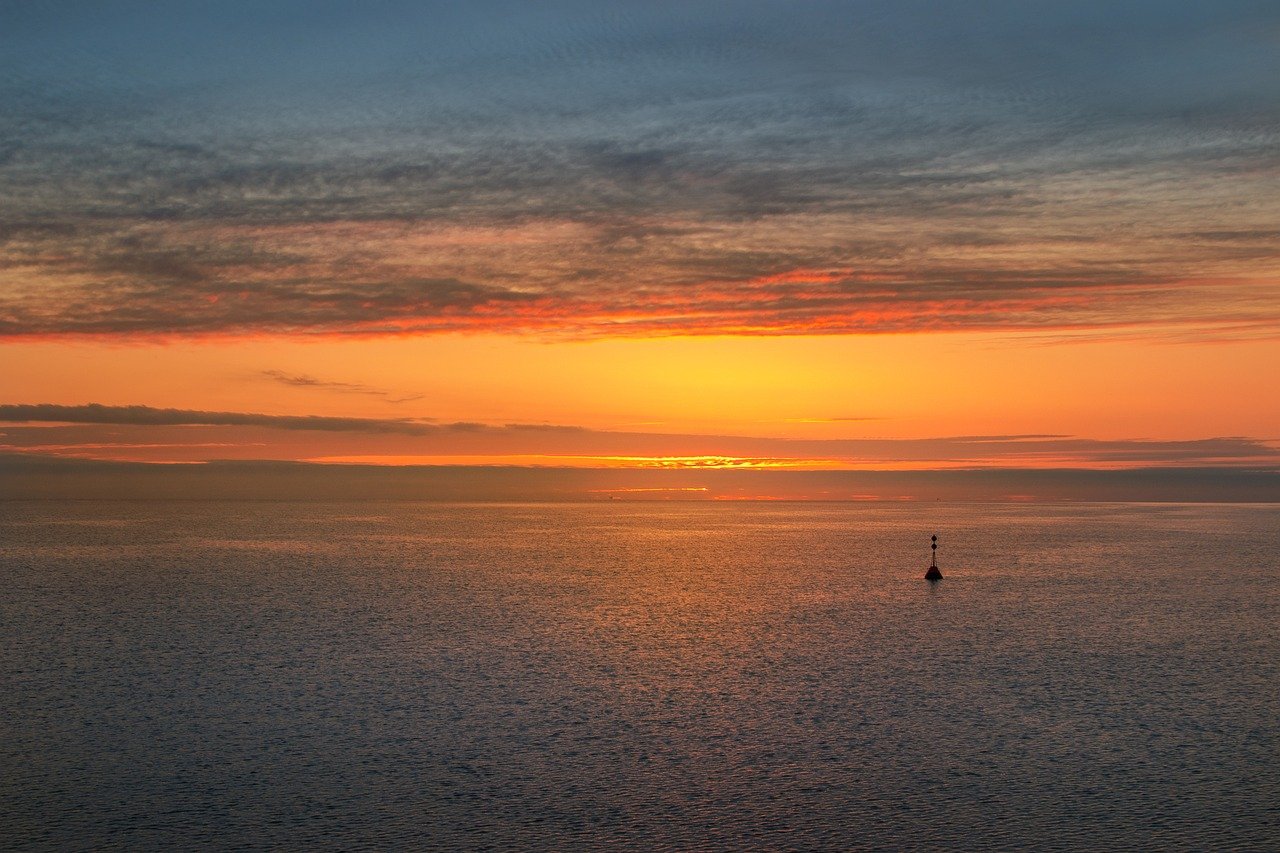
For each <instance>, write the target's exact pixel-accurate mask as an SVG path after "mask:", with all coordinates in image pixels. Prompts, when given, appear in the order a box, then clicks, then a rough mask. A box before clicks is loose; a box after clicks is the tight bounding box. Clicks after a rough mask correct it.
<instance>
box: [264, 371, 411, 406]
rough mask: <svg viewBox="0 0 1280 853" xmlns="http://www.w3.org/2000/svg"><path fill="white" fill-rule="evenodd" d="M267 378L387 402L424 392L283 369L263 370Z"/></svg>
mask: <svg viewBox="0 0 1280 853" xmlns="http://www.w3.org/2000/svg"><path fill="white" fill-rule="evenodd" d="M261 375H262V376H264V377H265V378H267V379H270V380H271V381H273V382H278V383H280V384H281V385H287V386H289V387H291V388H310V389H315V390H317V391H333V392H337V393H340V394H363V395H366V396H370V397H381V398H383V399H384V400H386V401H387V402H388V403H411V402H413V401H415V400H421V399H423V397H424V396H425V395H424V394H411V395H409V396H397V395H395V394H393V393H392V392H390V391H388V390H386V389H385V388H377V387H374V386H373V385H366V384H364V383H362V382H336V381H334V380H331V379H319V378H317V377H315V376H308V375H307V374H305V373H286V372H285V371H283V370H264V371H262V373H261Z"/></svg>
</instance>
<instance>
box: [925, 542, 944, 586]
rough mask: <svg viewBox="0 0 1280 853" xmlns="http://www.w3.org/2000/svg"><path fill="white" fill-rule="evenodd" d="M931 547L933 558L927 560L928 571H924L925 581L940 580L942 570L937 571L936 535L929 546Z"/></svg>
mask: <svg viewBox="0 0 1280 853" xmlns="http://www.w3.org/2000/svg"><path fill="white" fill-rule="evenodd" d="M929 547H930V548H932V549H933V559H932V560H930V561H929V571H927V572H925V573H924V579H925V580H927V581H940V580H942V572H940V571H938V537H937V536H936V535H935V536H934V537H933V544H932V545H930V546H929Z"/></svg>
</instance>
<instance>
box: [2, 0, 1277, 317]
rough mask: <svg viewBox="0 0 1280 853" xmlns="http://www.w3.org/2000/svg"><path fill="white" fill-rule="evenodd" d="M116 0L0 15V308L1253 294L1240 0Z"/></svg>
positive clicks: (1258, 99) (343, 313) (1255, 240)
mask: <svg viewBox="0 0 1280 853" xmlns="http://www.w3.org/2000/svg"><path fill="white" fill-rule="evenodd" d="M141 8H142V7H139V6H136V5H131V4H119V3H111V2H105V3H102V4H94V5H93V6H92V7H90V6H83V7H81V8H79V9H78V10H77V11H76V12H74V13H67V12H66V11H65V10H61V11H59V10H57V9H56V8H55V7H54V6H48V5H44V4H22V8H21V9H15V10H13V11H6V12H5V13H4V15H5V20H4V24H5V26H3V27H0V138H4V139H5V140H7V141H6V144H5V147H4V148H3V150H2V151H0V197H3V198H4V199H5V210H4V213H3V214H2V215H0V271H7V272H0V337H7V338H15V337H33V336H34V337H40V336H45V337H49V336H52V337H58V336H84V335H96V336H108V337H135V336H147V335H169V336H174V335H182V336H195V335H243V334H272V335H316V334H342V335H394V334H434V333H443V332H468V331H471V332H477V331H499V332H506V333H512V334H535V335H569V336H576V337H601V336H618V335H622V336H626V335H661V334H822V333H831V334H850V333H871V332H898V331H932V330H963V329H996V330H999V329H1018V330H1026V329H1036V330H1066V331H1073V330H1080V329H1111V328H1124V329H1126V330H1130V331H1132V330H1134V329H1148V328H1149V329H1151V330H1153V331H1152V333H1153V334H1163V333H1164V330H1166V329H1167V328H1169V327H1170V326H1186V325H1197V326H1200V327H1203V329H1204V331H1205V333H1207V334H1212V335H1218V336H1221V337H1224V338H1233V337H1237V336H1252V335H1255V334H1257V332H1256V331H1247V330H1256V329H1258V328H1274V327H1275V326H1276V325H1277V323H1278V322H1280V317H1278V316H1277V315H1278V309H1277V308H1276V306H1277V304H1280V300H1278V299H1277V293H1276V290H1275V275H1274V272H1275V264H1276V261H1277V258H1278V254H1277V249H1276V241H1275V240H1274V239H1272V238H1273V236H1274V222H1275V221H1277V219H1280V202H1277V201H1276V194H1274V193H1267V192H1265V187H1266V185H1267V179H1268V176H1272V175H1273V174H1274V167H1275V148H1274V139H1273V136H1274V133H1273V131H1274V127H1275V125H1276V121H1277V119H1278V118H1280V83H1277V82H1276V81H1277V80H1280V64H1278V63H1280V60H1278V59H1277V53H1276V51H1275V50H1274V44H1273V38H1272V35H1271V34H1273V33H1274V32H1275V31H1276V27H1277V26H1278V25H1280V18H1278V17H1277V13H1276V11H1275V8H1274V4H1266V3H1257V2H1248V0H1224V2H1220V3H1214V4H1203V3H1189V2H1168V3H1164V2H1162V3H1152V2H1139V1H1138V0H1132V2H1121V3H1108V4H1103V3H1098V2H1081V3H1071V4H1063V3H1054V2H1047V0H1046V2H1017V3H1015V2H1000V3H995V4H989V5H987V6H984V7H983V8H982V9H973V8H970V7H962V6H959V5H948V4H941V5H940V4H936V3H920V2H914V1H913V2H898V0H895V2H888V0H883V1H882V0H874V2H866V3H859V4H857V5H856V8H855V7H851V6H850V5H849V4H848V3H838V2H814V3H806V4H803V7H802V8H800V7H796V6H795V4H773V3H748V4H744V5H742V6H741V8H735V11H734V14H733V15H732V16H726V15H725V14H724V8H723V6H722V5H721V4H717V3H710V2H689V3H682V4H674V5H673V4H639V5H637V4H632V5H630V6H628V7H627V8H625V9H618V8H612V7H602V6H600V5H599V4H587V3H576V2H566V3H558V4H553V5H552V6H549V7H547V8H545V9H539V10H534V9H531V8H524V7H522V6H521V4H511V3H492V2H476V3H472V4H467V7H466V8H465V9H455V10H444V9H441V8H438V7H427V6H423V5H421V4H410V3H398V2H390V3H387V4H380V5H379V7H378V8H377V9H376V10H375V9H369V8H367V7H365V6H357V5H355V4H346V3H334V4H329V5H327V6H326V7H325V9H324V10H323V11H318V10H316V9H314V8H312V5H311V4H307V5H306V6H302V5H295V4H291V3H286V4H285V6H284V7H283V8H285V9H293V10H294V11H295V12H296V14H297V15H303V16H305V19H306V20H307V21H308V22H309V23H308V26H307V27H305V28H296V27H293V26H286V25H285V24H283V23H282V21H285V20H289V19H290V16H289V14H287V13H285V12H271V13H268V12H265V11H264V10H263V9H262V8H260V7H259V5H257V4H251V3H245V2H231V0H229V2H226V3H219V4H206V5H204V6H200V7H193V6H190V5H188V4H172V6H171V7H166V8H165V9H164V10H163V11H160V12H157V11H155V10H149V11H147V12H145V13H143V12H141V11H140V9H141ZM273 8H276V9H279V8H280V7H278V6H276V7H273ZM304 10H305V11H304ZM55 58H56V59H55ZM835 269H838V270H845V271H847V273H848V275H847V277H845V278H843V279H840V278H830V277H824V278H819V279H814V280H809V281H803V280H800V279H797V278H793V279H791V280H789V281H786V282H780V281H778V277H779V276H783V277H785V276H788V275H791V274H793V273H794V272H795V271H797V270H835ZM770 282H771V283H770ZM872 283H878V284H879V285H880V286H878V287H872V286H871V284H872ZM1242 330H1246V331H1242Z"/></svg>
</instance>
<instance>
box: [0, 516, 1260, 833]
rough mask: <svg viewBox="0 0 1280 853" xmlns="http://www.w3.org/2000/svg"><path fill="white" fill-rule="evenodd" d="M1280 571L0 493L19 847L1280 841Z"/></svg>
mask: <svg viewBox="0 0 1280 853" xmlns="http://www.w3.org/2000/svg"><path fill="white" fill-rule="evenodd" d="M933 532H937V533H938V534H939V536H940V537H941V544H942V550H941V552H940V554H941V563H942V567H943V571H944V572H945V573H946V580H945V581H943V582H942V583H941V584H938V585H937V586H929V585H928V584H926V583H925V582H924V581H922V580H921V576H922V574H923V572H924V569H925V567H926V566H927V565H928V536H929V534H930V533H933ZM1278 554H1280V507H1276V506H1269V507H1264V506H1192V505H1164V506H1151V505H1141V506H1140V505H1062V506H1044V505H1038V506H1018V505H954V504H952V505H943V504H938V505H883V504H781V505H768V504H734V505H720V504H716V505H708V504H693V503H688V504H664V505H654V504H602V505H563V506H557V505H519V506H515V505H505V506H484V505H474V506H461V505H439V504H365V505H337V504H285V503H194V502H193V503H183V504H177V505H166V504H157V503H52V502H41V503H35V502H33V503H20V502H19V503H3V504H0V568H2V575H0V580H2V581H3V585H4V586H3V594H2V595H0V676H2V677H3V690H2V691H0V766H2V768H3V772H0V847H4V848H7V849H59V850H78V849H90V848H93V849H104V848H107V849H122V850H139V849H154V848H161V847H164V848H175V847H177V848H193V847H202V848H216V849H221V848H232V847H239V848H259V847H279V846H284V847H289V848H294V849H323V848H342V849H353V848H354V849H359V848H388V847H396V846H407V847H413V848H418V849H433V848H441V849H453V848H463V849H539V848H556V849H587V848H624V847H625V848H628V849H637V850H644V849H671V850H693V849H696V850H709V849H745V848H756V849H761V848H763V849H860V848H865V849H900V848H904V847H905V848H912V847H916V848H963V849H979V848H1008V849H1015V848H1028V847H1032V848H1039V849H1081V850H1097V849H1117V850H1118V849H1133V848H1135V847H1137V848H1147V849H1186V850H1203V849H1252V850H1275V849H1280V733H1278V729H1277V720H1278V719H1280V629H1278V628H1277V626H1278V625H1280V566H1278V563H1277V555H1278Z"/></svg>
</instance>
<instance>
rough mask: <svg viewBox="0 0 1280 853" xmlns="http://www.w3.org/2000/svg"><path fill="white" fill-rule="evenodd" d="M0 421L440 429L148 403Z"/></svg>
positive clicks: (23, 414)
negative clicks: (159, 405)
mask: <svg viewBox="0 0 1280 853" xmlns="http://www.w3.org/2000/svg"><path fill="white" fill-rule="evenodd" d="M0 421H3V422H10V423H29V422H50V423H70V424H128V425H130V426H179V425H202V426H264V427H272V428H274V429H286V430H321V431H325V432H369V433H401V434H404V435H430V434H432V433H435V432H438V431H440V430H441V429H443V427H440V426H436V425H434V424H429V423H423V422H421V421H418V420H414V419H410V418H335V417H322V416H318V415H303V416H293V415H263V414H255V413H249V412H202V411H195V410H191V409H158V408H153V407H151V406H104V405H101V404H99V403H89V404H87V405H83V406H59V405H52V404H47V403H40V404H32V405H14V404H6V405H0Z"/></svg>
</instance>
